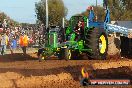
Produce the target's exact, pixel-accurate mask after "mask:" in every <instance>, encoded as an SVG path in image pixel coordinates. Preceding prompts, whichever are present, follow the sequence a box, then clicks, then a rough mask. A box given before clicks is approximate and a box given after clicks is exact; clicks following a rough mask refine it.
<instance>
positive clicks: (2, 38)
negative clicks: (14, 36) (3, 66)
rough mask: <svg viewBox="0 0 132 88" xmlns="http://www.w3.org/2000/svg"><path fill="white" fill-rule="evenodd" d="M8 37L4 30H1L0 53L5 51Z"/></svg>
mask: <svg viewBox="0 0 132 88" xmlns="http://www.w3.org/2000/svg"><path fill="white" fill-rule="evenodd" d="M8 41H9V38H8V36H7V35H6V32H3V34H2V37H1V54H2V55H4V54H5V53H6V47H7V45H8Z"/></svg>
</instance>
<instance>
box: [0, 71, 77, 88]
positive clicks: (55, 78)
mask: <svg viewBox="0 0 132 88" xmlns="http://www.w3.org/2000/svg"><path fill="white" fill-rule="evenodd" d="M77 84H78V85H79V83H77V82H76V81H74V80H73V78H72V76H71V75H70V74H69V73H61V74H57V75H48V76H31V77H24V76H22V75H21V74H17V73H13V72H7V73H2V74H0V87H1V88H3V87H4V88H5V87H6V88H42V87H43V88H64V87H65V88H73V87H74V88H77V87H78V86H76V85H77Z"/></svg>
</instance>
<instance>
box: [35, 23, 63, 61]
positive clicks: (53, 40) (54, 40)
mask: <svg viewBox="0 0 132 88" xmlns="http://www.w3.org/2000/svg"><path fill="white" fill-rule="evenodd" d="M44 39H45V42H44V45H43V46H42V48H40V49H39V50H38V53H37V55H38V58H39V61H42V60H45V59H47V58H49V57H50V56H52V55H56V52H57V51H58V45H59V44H60V43H61V42H62V29H61V27H58V26H50V27H49V28H48V29H47V33H46V34H45V37H44Z"/></svg>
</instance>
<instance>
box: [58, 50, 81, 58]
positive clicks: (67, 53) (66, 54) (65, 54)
mask: <svg viewBox="0 0 132 88" xmlns="http://www.w3.org/2000/svg"><path fill="white" fill-rule="evenodd" d="M78 55H79V54H78V52H77V51H75V50H72V49H69V48H62V49H61V51H60V53H59V55H58V58H59V59H65V60H77V59H78Z"/></svg>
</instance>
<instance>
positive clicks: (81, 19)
mask: <svg viewBox="0 0 132 88" xmlns="http://www.w3.org/2000/svg"><path fill="white" fill-rule="evenodd" d="M89 23H91V24H89ZM93 25H94V26H93ZM103 25H104V23H100V22H89V19H88V18H87V17H86V16H73V17H71V19H70V22H69V26H68V28H67V29H66V31H65V39H66V42H63V43H61V44H60V45H59V47H58V49H59V51H58V53H59V54H58V57H59V58H61V59H62V58H64V59H66V60H70V59H79V58H78V56H79V55H80V54H81V53H86V54H87V55H88V56H89V57H90V58H93V59H105V58H106V55H107V50H108V44H107V43H108V39H107V34H106V32H105V30H104V26H103Z"/></svg>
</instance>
